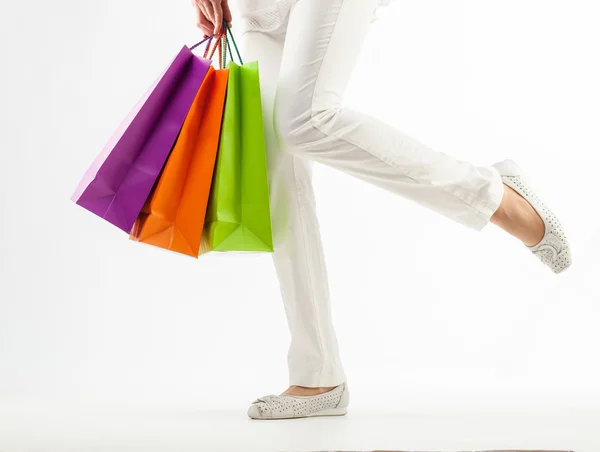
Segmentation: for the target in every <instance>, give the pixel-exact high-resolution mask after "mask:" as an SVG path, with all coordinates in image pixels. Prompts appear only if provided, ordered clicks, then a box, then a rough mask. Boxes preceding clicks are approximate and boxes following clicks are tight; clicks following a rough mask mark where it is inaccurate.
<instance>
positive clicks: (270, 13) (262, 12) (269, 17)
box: [238, 0, 393, 33]
mask: <svg viewBox="0 0 600 452" xmlns="http://www.w3.org/2000/svg"><path fill="white" fill-rule="evenodd" d="M296 1H298V0H238V5H239V7H240V13H241V18H242V21H243V22H244V24H243V28H244V31H252V30H262V31H268V32H271V33H277V32H281V33H284V32H285V24H286V23H287V17H288V14H289V13H290V9H291V7H292V4H293V3H294V2H296ZM392 1H393V0H379V3H378V5H377V7H376V8H375V10H374V11H373V17H372V19H371V22H375V21H376V20H377V19H378V17H377V11H378V10H379V8H380V7H382V6H387V5H389V4H390V3H391V2H392Z"/></svg>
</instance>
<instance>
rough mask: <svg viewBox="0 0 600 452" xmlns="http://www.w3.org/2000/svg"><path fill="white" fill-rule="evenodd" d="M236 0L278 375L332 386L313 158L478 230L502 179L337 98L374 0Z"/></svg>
mask: <svg viewBox="0 0 600 452" xmlns="http://www.w3.org/2000/svg"><path fill="white" fill-rule="evenodd" d="M238 1H239V4H238V5H239V7H240V10H241V13H242V19H243V24H242V26H241V28H242V33H241V37H242V39H241V46H242V49H243V50H242V55H243V57H244V59H245V60H247V61H254V60H258V61H259V70H260V77H261V90H262V96H263V114H264V123H265V129H266V130H265V133H266V142H267V153H268V155H267V164H268V167H269V178H270V180H269V182H270V190H271V205H272V220H273V235H274V241H275V252H274V254H273V259H274V264H275V268H276V271H277V275H278V278H279V283H280V287H281V293H282V296H283V302H284V305H285V312H286V316H287V321H288V325H289V329H290V334H291V343H290V347H289V352H288V368H289V375H290V378H289V384H290V385H300V386H310V387H319V386H336V385H338V384H341V383H342V382H344V381H346V375H345V371H344V368H343V365H342V363H341V360H340V354H339V347H338V341H337V338H336V334H335V331H334V327H333V323H332V319H331V309H330V299H329V288H328V283H327V270H326V268H325V262H324V259H323V248H322V244H321V238H320V234H319V224H318V221H317V215H316V210H315V197H314V193H313V188H312V183H311V164H312V162H315V161H316V162H319V163H322V164H325V165H328V166H330V167H333V168H336V169H338V170H341V171H343V172H345V173H347V174H350V175H352V176H354V177H357V178H359V179H362V180H364V181H366V182H369V183H371V184H374V185H376V186H379V187H382V188H384V189H387V190H389V191H391V192H393V193H396V194H398V195H400V196H402V197H404V198H408V199H410V200H413V201H415V202H417V203H419V204H421V205H422V206H424V207H425V208H429V209H432V210H433V211H435V212H438V213H440V214H442V215H444V216H446V217H447V218H449V219H452V220H454V221H457V222H459V223H461V224H463V225H465V226H467V227H469V228H472V229H474V230H477V231H479V230H481V229H482V228H483V227H484V226H485V225H486V224H487V223H488V222H489V220H490V217H491V216H492V214H493V213H494V212H495V211H496V209H497V208H498V206H499V205H500V202H501V200H502V196H503V194H504V186H503V183H502V180H501V178H500V175H499V174H498V172H497V171H496V169H495V168H493V167H491V166H490V167H478V166H474V165H472V164H470V163H468V162H464V161H458V160H456V159H454V158H452V157H450V156H448V155H445V154H443V153H441V152H437V151H435V150H433V149H431V148H429V147H428V146H426V145H424V144H422V143H420V142H418V141H416V140H415V139H413V138H410V137H408V136H406V135H405V134H403V133H402V132H401V131H399V130H396V129H395V128H393V127H391V126H389V125H387V124H385V123H383V122H380V121H378V120H377V119H374V118H372V117H369V116H367V115H364V114H361V113H359V112H356V111H352V110H350V109H348V108H345V107H343V106H342V97H343V94H344V91H345V89H346V86H347V84H348V82H349V79H350V76H351V73H352V70H353V67H354V65H355V63H356V61H357V57H358V55H359V51H360V49H361V45H362V43H363V41H364V38H365V36H366V33H367V32H368V29H369V25H370V22H371V21H372V19H373V17H374V12H375V10H376V9H377V6H378V5H379V4H380V3H381V1H382V0H279V1H278V2H275V0H238ZM384 1H385V0H384ZM234 27H235V24H234ZM234 29H235V28H234Z"/></svg>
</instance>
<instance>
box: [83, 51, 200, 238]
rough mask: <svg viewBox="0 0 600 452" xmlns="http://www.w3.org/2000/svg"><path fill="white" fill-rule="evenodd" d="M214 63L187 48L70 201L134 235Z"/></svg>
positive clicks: (159, 81) (120, 131)
mask: <svg viewBox="0 0 600 452" xmlns="http://www.w3.org/2000/svg"><path fill="white" fill-rule="evenodd" d="M210 64H211V61H210V60H208V59H205V58H199V57H197V56H196V55H194V54H193V53H192V51H191V49H190V48H188V47H187V46H184V47H183V48H182V49H181V51H180V52H179V54H178V55H177V56H176V57H175V58H174V60H173V61H172V62H171V64H170V65H169V66H168V67H167V69H166V70H165V71H164V72H163V74H162V75H161V76H160V77H159V78H158V79H157V80H156V82H155V83H154V85H153V86H152V87H151V88H150V89H149V90H148V91H147V93H146V94H145V95H144V96H143V98H142V99H141V100H140V101H139V102H138V104H137V105H136V106H135V107H134V108H133V110H132V111H131V112H130V114H129V115H128V116H127V118H126V119H125V120H124V121H123V122H122V123H121V125H120V126H119V128H118V129H117V131H116V132H115V133H114V134H113V136H112V137H111V138H110V140H109V141H108V143H107V144H106V146H105V147H104V149H103V150H102V152H101V153H100V155H98V157H97V158H96V160H95V161H94V163H93V164H92V165H91V166H90V168H89V169H88V171H87V172H86V173H85V175H84V177H83V179H82V180H81V182H80V184H79V186H78V187H77V189H76V190H75V192H74V194H73V196H72V197H71V199H72V200H73V201H74V202H76V203H77V204H78V205H80V206H82V207H84V208H85V209H87V210H89V211H90V212H92V213H94V214H96V215H98V216H99V217H101V218H103V219H105V220H106V221H108V222H109V223H111V224H113V225H115V226H117V227H118V228H120V229H122V230H123V231H125V232H127V233H129V232H130V231H131V228H132V226H133V224H134V222H135V220H136V218H137V216H138V214H139V213H140V211H141V209H142V207H143V205H144V203H145V202H146V200H147V198H148V195H149V193H150V191H151V190H152V187H153V185H154V183H155V182H156V179H157V177H158V175H159V174H160V171H161V169H162V167H163V165H164V163H165V161H166V159H167V156H168V155H169V152H170V151H171V148H172V147H173V143H174V142H175V139H176V138H177V135H178V133H179V131H180V129H181V126H182V124H183V121H184V119H185V117H186V115H187V113H188V111H189V109H190V106H191V105H192V102H193V100H194V98H195V96H196V93H197V92H198V89H199V88H200V84H201V83H202V80H203V79H204V76H205V75H206V73H207V71H208V68H209V66H210Z"/></svg>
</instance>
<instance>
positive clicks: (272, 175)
mask: <svg viewBox="0 0 600 452" xmlns="http://www.w3.org/2000/svg"><path fill="white" fill-rule="evenodd" d="M253 1H255V2H256V1H257V0H253ZM260 1H262V4H261V6H263V7H264V6H265V3H267V5H268V0H267V2H265V0H260ZM243 3H244V2H242V5H240V6H242V8H241V12H242V19H243V21H244V22H245V23H246V25H245V26H242V28H243V32H242V35H241V45H242V48H243V50H242V55H243V57H244V60H245V61H255V60H258V62H259V71H260V81H261V95H262V99H263V116H264V123H265V138H266V144H267V165H268V169H269V184H270V192H271V193H270V196H271V213H272V222H273V238H274V245H275V252H274V254H273V262H274V264H275V268H276V271H277V275H278V278H279V284H280V288H281V293H282V296H283V302H284V306H285V312H286V316H287V320H288V325H289V329H290V333H291V344H290V348H289V353H288V366H289V376H290V378H289V383H290V385H292V386H295V385H298V386H306V387H311V388H322V389H315V390H313V391H306V390H304V391H302V392H299V391H301V388H291V390H290V392H288V393H294V392H295V393H296V395H308V394H313V393H319V392H323V391H324V390H327V389H330V388H331V387H333V386H337V385H339V384H341V383H343V382H344V381H345V380H346V376H345V374H344V369H343V366H342V363H341V361H340V357H339V352H338V342H337V338H336V335H335V331H334V327H333V324H332V319H331V310H330V302H329V288H328V284H327V271H326V268H325V262H324V259H323V249H322V245H321V237H320V233H319V224H318V221H317V215H316V210H315V199H314V194H313V187H312V182H311V165H312V162H310V161H308V160H302V159H298V158H297V157H295V156H293V155H291V154H289V153H285V152H282V151H281V149H280V147H279V144H278V142H277V139H276V137H275V133H274V130H273V104H274V98H275V89H276V85H277V80H278V76H279V69H280V64H281V56H282V52H283V45H284V39H285V23H286V20H287V13H289V8H288V9H287V11H286V10H285V9H281V10H278V9H275V8H267V9H264V10H263V11H257V10H254V9H252V7H251V5H249V4H246V5H244V4H243ZM259 3H260V2H259ZM271 3H272V2H271ZM244 6H245V8H244Z"/></svg>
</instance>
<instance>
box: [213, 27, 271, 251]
mask: <svg viewBox="0 0 600 452" xmlns="http://www.w3.org/2000/svg"><path fill="white" fill-rule="evenodd" d="M225 26H226V27H227V31H228V33H229V38H230V39H231V42H232V43H233V44H234V46H235V49H236V53H237V55H238V58H239V60H240V65H238V64H236V63H235V62H233V61H230V63H229V65H228V66H227V67H228V69H229V81H228V85H227V99H226V101H225V112H224V114H223V124H222V126H221V140H220V144H219V153H218V156H217V164H216V168H215V175H214V179H213V184H212V189H211V195H210V201H209V207H208V212H207V214H206V226H205V240H204V241H203V244H202V245H203V246H202V252H207V251H209V250H214V251H262V252H272V251H273V237H272V231H271V214H270V208H269V183H268V176H267V162H266V148H265V137H264V125H263V119H262V103H261V95H260V84H259V72H258V61H253V62H251V63H246V64H244V63H243V62H242V61H241V57H240V55H239V52H237V45H236V44H235V40H234V39H233V36H232V35H231V30H229V27H228V26H227V24H225ZM227 45H228V48H229V40H227ZM229 52H230V54H231V48H229ZM232 60H233V58H232Z"/></svg>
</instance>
